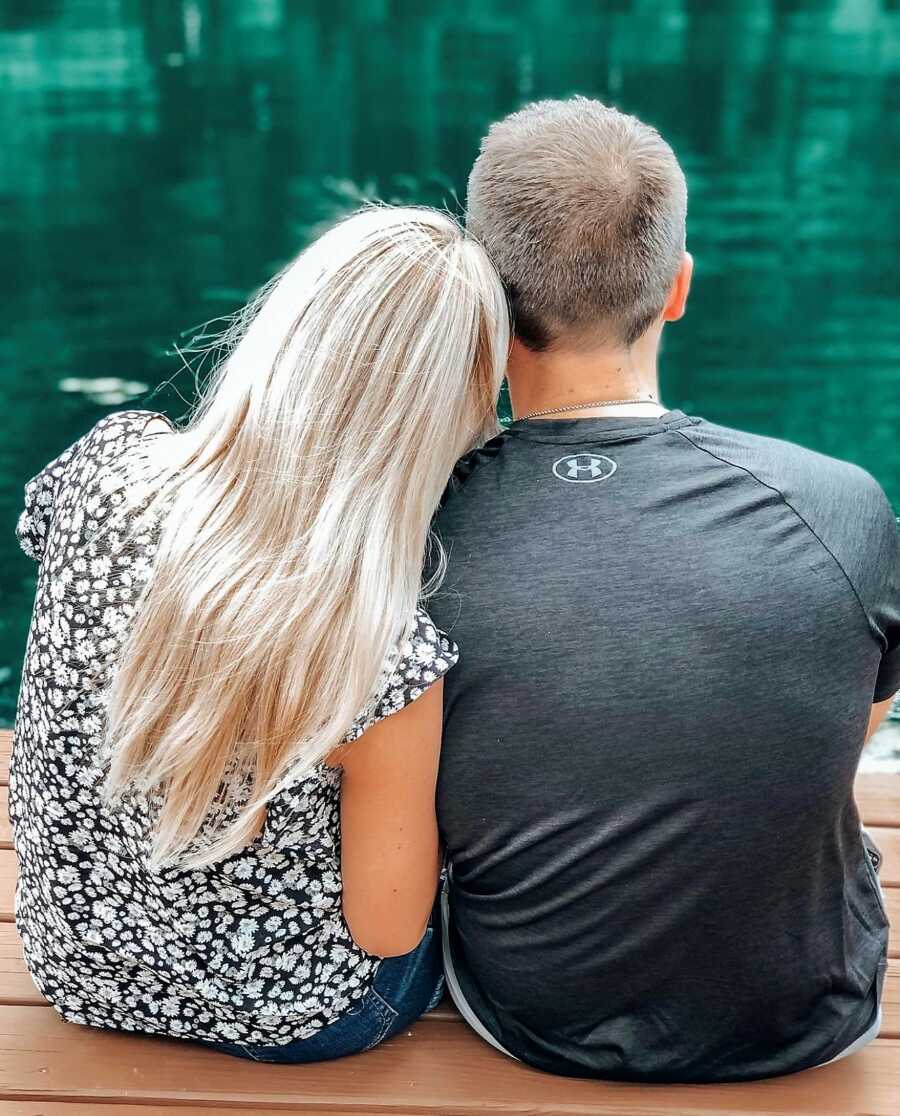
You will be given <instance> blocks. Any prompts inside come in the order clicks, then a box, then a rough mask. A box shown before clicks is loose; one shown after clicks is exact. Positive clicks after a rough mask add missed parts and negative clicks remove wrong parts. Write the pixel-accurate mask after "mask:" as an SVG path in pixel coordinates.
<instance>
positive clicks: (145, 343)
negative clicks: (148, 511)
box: [0, 0, 900, 717]
mask: <svg viewBox="0 0 900 1116" xmlns="http://www.w3.org/2000/svg"><path fill="white" fill-rule="evenodd" d="M897 7H898V6H897V4H896V2H889V0H884V2H881V0H796V2H792V0H720V2H710V0H611V2H609V3H605V4H597V3H596V0H479V3H477V4H474V3H468V2H463V3H461V2H460V0H453V2H451V0H416V2H413V0H391V2H390V3H388V2H386V0H338V2H335V0H329V2H327V3H326V2H325V0H302V2H301V0H229V3H227V4H224V3H222V2H221V0H143V2H141V0H131V2H129V3H121V2H118V0H29V2H28V3H27V4H24V3H12V4H5V5H2V6H0V94H2V95H0V126H2V130H3V135H4V152H3V161H2V166H0V248H2V258H3V260H4V262H5V265H6V266H5V267H4V268H3V269H2V272H0V284H2V293H3V299H4V306H5V310H6V314H5V328H4V329H3V331H2V334H0V393H2V400H3V404H4V408H5V413H6V415H7V429H6V437H5V438H4V441H3V446H2V449H0V523H2V524H5V525H6V526H5V528H4V530H3V531H2V532H0V547H2V548H3V557H4V559H5V560H4V562H3V565H2V571H3V572H2V591H3V609H2V617H0V624H2V627H0V717H8V716H9V715H10V713H11V711H12V706H13V701H14V697H15V691H16V686H17V679H18V671H19V663H20V657H21V651H22V640H23V637H24V631H25V628H26V623H27V616H28V612H29V609H30V603H31V593H32V588H33V582H32V576H33V571H32V570H31V568H30V566H29V564H28V562H27V561H26V560H25V559H24V558H23V557H22V556H20V555H19V554H18V553H17V552H16V551H15V548H14V543H13V541H12V538H11V532H10V529H11V525H12V522H13V520H14V517H15V514H16V511H17V508H18V504H19V499H20V488H21V483H22V481H23V480H24V479H25V477H26V476H27V475H30V473H31V472H33V471H34V470H35V469H36V468H38V467H39V466H40V465H42V464H43V463H44V462H45V461H46V460H48V459H49V458H50V457H51V456H52V455H53V454H55V453H56V452H58V450H59V449H60V448H62V446H63V445H64V444H66V443H67V442H68V441H70V440H71V439H72V438H74V437H75V436H77V435H78V434H80V433H81V432H83V431H84V430H85V429H86V428H87V427H88V426H89V425H90V424H91V423H92V422H93V421H95V420H96V419H97V418H98V417H99V416H100V415H101V414H103V413H105V412H106V411H108V410H111V409H114V408H116V407H120V406H122V405H123V404H126V405H128V404H130V403H131V402H132V400H134V401H135V402H136V403H137V404H138V405H149V406H154V407H161V408H163V409H165V410H167V411H168V412H169V413H170V414H171V415H173V416H176V417H177V416H178V415H179V414H182V413H183V412H184V410H185V403H184V401H183V400H185V399H190V397H191V395H192V393H193V390H194V383H193V379H192V377H191V375H190V374H189V372H188V371H186V370H185V369H183V368H182V367H181V365H180V363H179V361H178V359H177V358H175V357H173V356H171V355H167V353H172V352H173V350H174V348H175V346H176V345H183V344H185V343H187V341H186V339H185V338H182V337H181V334H182V331H183V330H185V329H190V327H192V326H194V325H196V324H197V323H201V322H207V321H210V320H214V319H216V318H218V317H219V316H221V315H223V314H227V313H229V312H230V311H232V310H233V309H234V308H235V307H236V306H237V305H238V304H239V303H240V302H241V301H242V300H243V298H244V297H245V295H246V294H247V292H248V291H249V290H250V289H252V288H253V287H254V286H256V285H257V284H258V283H259V282H261V281H262V280H263V279H265V278H266V277H267V276H268V275H269V274H270V273H271V272H272V271H273V270H274V269H275V268H276V267H278V266H279V265H280V264H281V263H282V262H283V261H284V260H285V259H286V258H287V257H289V256H290V255H291V254H292V253H293V252H295V251H296V250H297V249H298V248H299V247H300V246H302V245H303V243H305V242H306V241H307V240H308V238H309V237H310V236H311V235H313V234H314V233H315V231H316V230H317V229H319V228H320V227H321V226H322V225H323V224H324V223H327V222H328V221H329V220H331V219H332V218H333V217H334V215H335V214H337V213H340V212H343V211H344V210H346V209H347V208H350V207H352V206H353V205H355V204H356V203H357V202H358V200H359V199H360V198H361V197H366V196H371V195H381V196H385V197H388V198H391V199H396V200H419V201H425V202H432V203H436V204H449V205H450V206H451V207H455V206H456V205H457V204H458V201H457V198H458V196H459V195H461V193H462V190H463V187H464V183H465V177H466V172H467V169H468V166H469V164H470V162H471V160H472V158H473V156H474V154H475V151H476V149H477V141H478V138H479V136H480V135H481V134H482V132H483V131H484V129H485V128H486V126H487V124H488V122H489V121H490V120H491V119H492V118H494V117H496V116H498V115H501V114H502V113H504V112H506V111H508V110H509V109H510V108H512V107H514V106H515V105H516V104H518V103H520V102H521V101H523V100H525V99H528V98H532V97H537V96H543V95H562V94H566V93H569V92H572V91H575V90H579V91H583V92H587V93H592V94H595V95H598V96H600V97H603V98H606V99H609V100H612V101H614V102H615V103H617V104H619V105H621V106H622V107H625V108H627V109H629V110H632V111H635V112H637V113H639V114H641V115H642V116H644V117H645V118H646V119H648V120H650V121H652V122H654V123H656V124H657V125H658V126H659V127H660V128H661V129H662V130H663V131H664V132H665V134H666V135H667V136H669V137H670V138H671V140H672V141H673V142H674V144H675V145H676V147H677V149H678V150H679V152H680V153H681V154H682V156H683V158H684V162H685V166H686V169H687V172H688V178H689V185H690V190H691V212H690V238H691V247H692V250H693V251H694V253H695V256H696V260H697V275H696V281H695V289H694V293H693V297H692V303H691V308H690V313H689V315H688V317H687V318H686V319H685V321H684V322H683V323H682V324H681V325H679V326H678V328H677V329H675V330H672V331H671V334H672V335H671V339H670V341H669V343H668V351H667V353H666V359H665V374H664V385H665V391H666V397H667V401H668V402H669V403H670V404H672V405H680V406H683V407H685V408H687V409H689V410H694V411H697V412H700V413H703V414H705V415H706V416H707V417H709V418H712V419H716V420H719V421H722V422H727V423H732V424H734V425H739V426H743V427H746V428H750V429H754V430H759V431H764V432H767V433H771V434H774V435H779V436H784V437H788V438H792V439H795V440H797V441H799V442H802V443H804V444H807V445H810V446H814V447H816V448H819V449H821V450H824V451H825V452H828V453H834V454H837V455H839V456H842V457H846V458H850V459H852V460H855V461H857V462H859V463H860V464H862V465H864V466H865V467H866V468H868V469H870V470H871V471H872V472H874V473H875V474H876V475H877V476H878V477H879V479H880V480H881V481H882V482H883V483H884V485H885V486H886V487H887V489H888V490H889V492H890V494H891V496H892V498H893V499H894V501H895V503H896V504H897V505H898V506H900V451H898V448H897V436H896V431H897V430H898V418H900V415H898V410H900V398H898V393H897V392H896V390H895V383H896V373H895V367H896V363H897V358H898V354H900V315H898V314H897V311H896V306H897V294H898V289H897V279H896V265H895V259H896V255H897V249H898V241H900V232H898V228H900V222H898V209H900V202H898V197H897V193H896V190H894V189H893V188H892V186H891V183H892V182H893V179H894V178H895V176H896V171H897V155H896V152H897V151H898V145H897V127H898V125H897V120H898V108H900V13H898V11H897ZM189 337H190V334H188V338H189ZM145 385H147V386H149V390H148V389H147V388H145ZM157 385H163V386H161V387H158V386H157Z"/></svg>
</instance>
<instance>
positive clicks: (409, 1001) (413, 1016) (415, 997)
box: [204, 925, 444, 1065]
mask: <svg viewBox="0 0 900 1116" xmlns="http://www.w3.org/2000/svg"><path fill="white" fill-rule="evenodd" d="M443 986H444V981H443V975H442V969H441V938H440V929H439V928H435V926H434V925H430V926H429V927H428V929H427V930H426V931H425V936H424V937H423V938H422V941H421V942H420V943H419V944H418V945H417V946H416V948H415V949H414V950H412V951H411V952H410V953H405V954H404V955H403V956H402V957H387V958H385V959H384V960H383V961H382V962H381V963H380V965H379V966H378V971H377V972H376V974H375V980H374V981H373V983H372V987H371V988H370V989H369V991H368V992H367V993H366V995H365V996H363V998H362V999H361V1000H360V1001H359V1002H358V1003H357V1004H355V1005H354V1007H353V1009H352V1010H351V1011H348V1012H347V1014H346V1015H345V1016H343V1017H342V1018H341V1019H338V1020H337V1021H336V1022H335V1023H332V1024H331V1025H330V1026H328V1027H324V1028H323V1029H322V1030H321V1031H319V1032H318V1033H317V1034H315V1035H312V1036H311V1037H310V1038H305V1039H297V1040H295V1041H294V1042H289V1043H287V1044H286V1045H284V1046H243V1045H241V1044H240V1043H204V1045H205V1046H209V1047H211V1048H212V1049H214V1050H219V1051H222V1052H223V1053H225V1054H233V1055H235V1056H236V1057H238V1058H251V1059H253V1061H255V1062H275V1063H281V1064H286V1065H298V1064H302V1063H304V1062H326V1061H329V1060H330V1059H332V1058H344V1057H346V1056H347V1055H349V1054H359V1053H361V1052H362V1051H363V1050H370V1049H371V1048H372V1047H373V1046H377V1045H378V1043H380V1042H383V1041H384V1040H385V1039H388V1038H391V1036H392V1035H395V1034H397V1033H398V1032H400V1031H402V1030H403V1029H404V1027H408V1026H409V1025H410V1024H411V1023H414V1022H415V1021H416V1020H417V1019H418V1018H419V1016H421V1015H423V1014H424V1013H425V1012H426V1011H430V1010H431V1009H432V1008H433V1007H436V1006H437V1004H438V1002H439V1001H440V998H441V994H442V992H443Z"/></svg>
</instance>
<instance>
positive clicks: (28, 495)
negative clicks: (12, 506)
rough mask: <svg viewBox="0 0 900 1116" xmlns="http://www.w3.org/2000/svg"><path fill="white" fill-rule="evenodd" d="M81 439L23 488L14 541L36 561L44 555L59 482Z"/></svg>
mask: <svg viewBox="0 0 900 1116" xmlns="http://www.w3.org/2000/svg"><path fill="white" fill-rule="evenodd" d="M84 440H85V439H84V438H79V440H78V441H77V442H75V443H73V445H71V446H69V448H68V449H66V450H64V451H63V452H62V453H61V454H60V455H59V457H56V458H54V459H53V461H51V462H50V464H49V465H45V466H44V468H43V469H41V471H40V472H39V473H38V474H37V476H34V477H32V478H31V480H30V481H29V482H28V483H27V484H26V485H25V507H24V510H23V511H22V513H21V515H20V516H19V521H18V523H17V524H16V538H17V539H18V540H19V545H20V546H21V547H22V549H23V550H24V551H25V553H26V554H27V555H28V557H29V558H33V559H34V560H35V561H36V562H40V560H41V559H42V558H43V556H44V547H45V546H46V543H47V536H48V535H49V533H50V524H51V523H52V521H53V502H54V500H55V498H56V490H57V488H58V486H59V482H60V480H61V479H62V477H63V476H64V474H65V472H66V469H67V468H68V466H69V465H70V463H71V462H72V459H73V458H74V457H75V454H76V453H77V452H78V450H79V449H80V448H81V446H82V445H83V443H84Z"/></svg>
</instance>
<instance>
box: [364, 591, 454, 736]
mask: <svg viewBox="0 0 900 1116" xmlns="http://www.w3.org/2000/svg"><path fill="white" fill-rule="evenodd" d="M392 659H393V660H394V665H393V667H392V668H389V669H388V670H386V671H385V674H384V676H383V678H382V681H381V683H380V685H379V687H378V692H379V695H380V696H379V697H378V698H377V699H376V700H375V701H374V702H373V704H372V705H371V706H370V707H369V709H368V710H366V712H365V713H364V714H363V715H362V716H360V717H359V718H358V719H357V720H356V721H355V722H354V724H353V728H352V729H351V730H350V732H349V733H348V734H347V740H348V741H351V740H357V739H358V738H359V737H360V736H362V734H363V733H364V732H365V731H366V730H367V729H370V728H371V727H372V725H374V724H376V723H377V722H378V721H381V720H383V719H384V718H385V717H389V716H390V715H391V714H392V713H399V711H400V710H401V709H403V708H404V707H405V706H407V705H410V704H411V703H412V702H414V701H415V700H416V698H418V697H421V696H422V694H424V693H425V691H426V690H427V689H428V687H429V686H432V685H434V683H435V682H437V680H438V679H439V678H443V676H444V675H445V674H446V673H447V671H448V670H450V669H451V667H453V666H455V665H456V663H457V661H458V659H459V649H458V648H457V646H456V644H455V643H454V642H453V641H452V640H451V639H449V638H448V637H447V636H446V635H445V634H444V633H443V632H442V631H441V630H440V629H439V628H437V627H435V625H434V624H433V623H432V622H431V618H430V617H429V615H428V613H427V612H425V611H424V609H421V608H420V609H418V611H417V612H416V619H415V623H414V624H413V627H412V629H411V631H410V634H409V636H408V637H407V638H406V640H405V641H404V642H403V644H402V646H401V647H400V648H399V656H392Z"/></svg>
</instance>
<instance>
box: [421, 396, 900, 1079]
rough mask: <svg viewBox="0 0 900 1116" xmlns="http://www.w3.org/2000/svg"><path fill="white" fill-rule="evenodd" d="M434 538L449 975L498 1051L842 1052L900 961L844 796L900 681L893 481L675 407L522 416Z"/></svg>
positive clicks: (666, 1075) (719, 1071)
mask: <svg viewBox="0 0 900 1116" xmlns="http://www.w3.org/2000/svg"><path fill="white" fill-rule="evenodd" d="M437 527H438V532H439V534H440V535H441V537H442V538H443V540H444V542H445V544H446V546H447V548H448V550H449V554H450V561H449V573H448V576H447V578H446V581H445V583H444V586H443V588H442V589H441V591H440V593H439V595H438V596H437V597H436V598H435V599H433V600H432V601H431V602H430V606H429V607H430V608H431V610H432V613H433V616H434V619H435V621H436V622H437V623H438V624H439V625H440V626H441V627H442V628H444V629H446V630H447V631H449V632H450V633H451V635H452V637H453V639H454V640H455V641H456V642H457V643H458V644H459V646H460V651H461V659H460V665H459V666H458V667H457V668H456V669H455V670H454V671H452V672H451V673H450V674H449V675H448V677H447V679H446V680H445V687H446V688H445V695H446V703H445V737H444V745H443V752H442V759H441V771H440V781H439V787H438V807H439V815H440V823H441V829H442V832H443V838H444V841H445V842H446V847H447V850H448V852H449V855H450V858H451V859H452V862H453V868H454V876H453V885H452V890H451V903H450V906H451V913H452V946H453V957H454V961H455V964H456V968H457V970H458V973H459V977H460V981H461V984H462V987H463V990H464V992H465V994H466V997H467V999H468V1000H469V1002H470V1004H471V1006H472V1007H473V1008H474V1010H475V1011H476V1014H477V1015H478V1016H479V1018H480V1019H481V1021H482V1022H483V1023H484V1024H485V1026H486V1027H487V1028H488V1030H489V1031H490V1032H491V1033H492V1034H493V1035H495V1036H496V1037H497V1038H498V1039H499V1040H500V1042H501V1043H502V1044H503V1045H504V1046H505V1047H506V1048H507V1049H508V1050H509V1051H511V1052H512V1053H513V1054H515V1055H517V1056H518V1057H520V1058H522V1059H523V1060H525V1061H527V1062H529V1063H531V1064H533V1065H536V1066H539V1067H541V1068H543V1069H548V1070H551V1071H554V1072H558V1073H573V1074H584V1075H596V1076H600V1077H608V1078H625V1079H636V1080H667V1081H725V1080H740V1079H746V1078H754V1077H760V1076H768V1075H771V1074H779V1073H785V1072H789V1071H792V1070H797V1069H801V1068H803V1067H805V1066H810V1065H815V1064H817V1063H819V1062H822V1061H824V1060H826V1059H828V1058H829V1057H831V1056H833V1055H834V1054H836V1053H837V1052H839V1051H840V1050H842V1049H844V1048H845V1047H846V1046H847V1045H848V1044H849V1043H850V1042H852V1041H853V1040H854V1039H855V1038H856V1037H858V1036H859V1035H861V1034H862V1033H863V1032H864V1031H865V1030H866V1028H867V1027H868V1026H869V1025H870V1024H871V1023H872V1021H873V1017H874V1013H875V1008H876V995H877V992H878V989H879V987H880V984H881V982H882V981H883V975H884V968H885V964H886V963H885V954H886V943H887V920H886V917H885V912H884V908H883V904H882V902H881V899H880V896H879V892H878V887H877V879H876V876H875V873H874V869H873V866H872V863H871V861H870V860H869V858H868V857H867V856H866V854H865V850H864V845H863V841H862V839H861V834H860V822H859V816H858V814H857V811H856V807H855V805H854V802H853V794H852V788H853V779H854V774H855V771H856V766H857V762H858V759H859V755H860V751H861V748H862V745H863V736H864V730H865V727H866V723H867V718H868V716H869V711H870V707H871V705H872V702H873V701H877V700H881V699H883V698H886V697H888V696H890V695H891V694H893V693H894V692H895V691H896V690H897V689H898V687H900V611H898V609H900V581H898V577H900V558H898V543H897V531H896V523H895V519H894V516H893V514H892V512H891V509H890V506H889V504H888V502H887V499H886V498H885V496H884V493H883V492H882V490H881V489H880V488H879V486H878V484H877V483H876V482H875V481H874V480H873V479H872V478H871V477H870V476H869V475H868V474H867V473H865V472H863V471H862V470H860V469H858V468H856V467H854V466H852V465H848V464H844V463H842V462H839V461H836V460H832V459H830V458H827V457H823V456H820V455H818V454H814V453H811V452H809V451H807V450H804V449H801V448H799V447H797V446H794V445H790V444H788V443H785V442H779V441H774V440H771V439H767V438H761V437H757V436H753V435H749V434H743V433H740V432H738V431H734V430H728V429H724V428H722V427H718V426H714V425H712V424H710V423H707V422H705V421H703V420H700V419H696V418H688V417H687V416H685V415H683V414H682V413H681V412H678V411H673V412H669V413H668V414H666V415H664V416H663V417H662V418H661V419H645V420H640V419H632V418H629V419H609V418H607V419H580V420H572V421H529V422H520V423H517V424H515V425H514V426H513V427H512V428H511V429H510V430H509V431H507V432H506V433H504V434H503V435H501V436H500V437H499V438H498V439H496V440H495V441H493V442H492V443H490V444H489V445H488V446H487V447H485V449H483V450H481V451H479V452H477V453H475V454H473V455H470V457H469V458H467V459H465V460H464V461H463V462H461V463H460V466H459V468H458V469H457V472H456V475H455V477H454V480H453V482H452V484H451V487H450V489H449V490H448V495H447V497H446V499H445V502H444V505H443V507H442V510H441V512H440V515H439V517H438V521H437Z"/></svg>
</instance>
